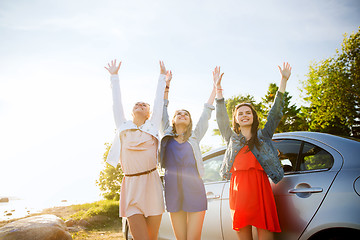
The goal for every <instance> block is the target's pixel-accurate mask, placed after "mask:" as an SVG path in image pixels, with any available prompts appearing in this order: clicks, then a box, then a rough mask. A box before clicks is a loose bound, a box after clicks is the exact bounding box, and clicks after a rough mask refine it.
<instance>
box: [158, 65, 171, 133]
mask: <svg viewBox="0 0 360 240" xmlns="http://www.w3.org/2000/svg"><path fill="white" fill-rule="evenodd" d="M171 79H172V72H171V71H167V72H166V79H165V82H166V87H165V91H164V107H163V114H162V119H161V125H160V132H161V134H164V133H165V130H166V129H167V128H168V127H169V126H170V121H169V114H168V105H169V100H168V97H169V90H170V82H171Z"/></svg>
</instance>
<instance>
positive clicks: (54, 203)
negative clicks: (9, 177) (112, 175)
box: [0, 196, 100, 222]
mask: <svg viewBox="0 0 360 240" xmlns="http://www.w3.org/2000/svg"><path fill="white" fill-rule="evenodd" d="M4 197H6V196H0V199H1V198H4ZM7 198H9V201H8V202H0V222H1V221H7V220H12V219H17V218H23V217H26V216H28V215H30V214H33V213H40V212H42V210H44V209H47V208H52V207H60V206H70V205H73V204H82V203H86V202H95V201H97V200H100V198H99V199H93V200H92V201H84V200H66V199H52V200H39V199H34V198H33V199H31V198H20V197H13V196H12V197H7Z"/></svg>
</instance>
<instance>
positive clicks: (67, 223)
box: [65, 218, 77, 227]
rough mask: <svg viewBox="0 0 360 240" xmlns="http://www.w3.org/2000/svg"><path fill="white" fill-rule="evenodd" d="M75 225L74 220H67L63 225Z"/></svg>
mask: <svg viewBox="0 0 360 240" xmlns="http://www.w3.org/2000/svg"><path fill="white" fill-rule="evenodd" d="M76 223H77V221H75V220H74V219H72V218H70V219H68V220H66V221H65V224H66V226H67V227H72V226H74V225H75V224H76Z"/></svg>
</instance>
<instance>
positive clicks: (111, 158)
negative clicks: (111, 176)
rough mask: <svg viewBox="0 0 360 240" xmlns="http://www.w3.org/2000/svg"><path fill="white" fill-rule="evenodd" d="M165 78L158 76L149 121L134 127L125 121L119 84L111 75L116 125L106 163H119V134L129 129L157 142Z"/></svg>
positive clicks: (117, 77) (131, 123)
mask: <svg viewBox="0 0 360 240" xmlns="http://www.w3.org/2000/svg"><path fill="white" fill-rule="evenodd" d="M165 78H166V76H165V75H164V74H160V77H159V80H158V84H157V87H156V94H155V100H154V107H153V112H152V114H151V117H150V119H148V120H146V121H145V123H144V124H143V125H141V126H140V127H138V126H136V124H135V123H133V121H131V120H126V118H125V114H124V109H123V105H122V99H121V91H120V82H119V76H118V75H111V77H110V81H111V89H112V97H113V112H114V119H115V125H116V134H115V137H114V140H113V143H112V145H111V148H110V151H109V153H108V156H107V159H106V162H107V163H109V164H110V165H112V166H113V167H116V166H117V165H118V163H119V161H120V152H121V142H120V133H121V132H122V131H125V130H129V129H139V130H141V131H143V132H146V133H148V134H150V135H152V136H153V137H155V138H157V139H158V140H159V127H160V123H161V116H162V106H163V102H164V90H165V86H166V82H165Z"/></svg>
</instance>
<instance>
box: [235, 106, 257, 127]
mask: <svg viewBox="0 0 360 240" xmlns="http://www.w3.org/2000/svg"><path fill="white" fill-rule="evenodd" d="M235 120H236V122H237V123H238V124H239V125H240V127H245V126H251V125H252V124H253V122H254V115H253V113H252V110H251V108H250V107H248V106H246V105H244V106H241V107H239V108H238V109H237V110H236V116H235Z"/></svg>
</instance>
